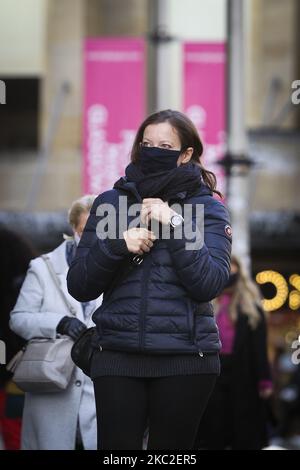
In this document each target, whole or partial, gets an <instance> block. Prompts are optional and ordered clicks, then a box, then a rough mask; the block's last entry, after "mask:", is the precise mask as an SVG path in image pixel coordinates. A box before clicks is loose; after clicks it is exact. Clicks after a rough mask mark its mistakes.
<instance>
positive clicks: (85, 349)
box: [71, 255, 144, 377]
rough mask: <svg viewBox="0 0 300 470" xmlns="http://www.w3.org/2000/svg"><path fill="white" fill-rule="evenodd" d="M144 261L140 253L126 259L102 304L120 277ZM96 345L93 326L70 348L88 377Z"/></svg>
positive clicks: (74, 360)
mask: <svg viewBox="0 0 300 470" xmlns="http://www.w3.org/2000/svg"><path fill="white" fill-rule="evenodd" d="M143 261H144V257H143V256H142V255H135V256H133V257H132V258H130V264H128V261H127V260H126V269H125V270H121V271H120V274H119V275H118V276H116V277H115V279H114V280H113V282H112V283H111V285H110V286H109V289H108V291H106V293H105V302H104V301H103V303H102V305H101V306H100V307H99V308H101V307H102V306H103V307H105V305H106V303H107V301H108V298H109V297H110V295H111V293H112V292H113V290H114V287H115V286H116V285H117V283H119V282H120V281H121V279H123V278H125V277H126V276H127V275H128V274H129V272H130V271H131V270H132V269H134V267H135V266H137V265H139V264H141V263H142V262H143ZM97 347H98V333H97V328H96V327H95V326H93V327H91V328H88V329H86V330H85V331H83V333H81V335H80V336H79V338H77V340H76V341H75V342H74V344H73V346H72V349H71V358H72V360H73V362H74V363H75V364H76V366H77V367H79V369H81V370H82V371H83V373H84V374H85V375H87V376H88V377H90V376H91V363H92V357H93V353H94V352H95V351H96V349H97Z"/></svg>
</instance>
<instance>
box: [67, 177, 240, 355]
mask: <svg viewBox="0 0 300 470" xmlns="http://www.w3.org/2000/svg"><path fill="white" fill-rule="evenodd" d="M119 181H121V183H120V184H119V186H118V188H117V189H112V190H109V191H106V192H104V193H102V194H101V195H100V196H98V197H97V199H96V200H95V202H94V205H93V207H92V210H91V214H90V217H89V219H88V222H87V225H86V227H85V230H84V233H83V235H82V238H81V241H80V243H79V246H78V249H77V253H76V258H75V260H74V261H73V263H72V265H71V267H70V269H69V273H68V278H67V282H68V289H69V292H70V294H71V295H72V296H73V297H74V298H75V299H76V300H78V301H80V302H85V301H89V300H92V299H95V298H97V297H99V296H100V295H101V293H104V297H103V304H102V305H101V306H100V307H99V309H98V310H96V312H95V313H94V315H93V320H94V322H95V323H96V326H97V332H98V336H99V343H100V345H101V346H102V348H103V349H109V350H117V351H128V352H129V351H131V352H143V353H147V352H149V353H151V354H156V353H157V354H158V353H159V354H164V353H166V354H170V353H171V354H178V353H180V354H182V353H187V354H193V353H194V354H200V355H203V354H204V353H213V352H216V351H219V349H220V342H219V335H218V329H217V326H216V323H215V319H214V316H213V308H212V305H211V303H210V301H211V300H212V299H213V298H214V297H216V296H218V295H219V294H220V293H221V291H222V290H223V288H224V286H225V284H226V282H227V280H228V278H229V273H230V254H231V233H230V221H229V216H228V211H227V209H226V207H225V206H224V205H223V204H222V203H221V202H219V201H217V200H216V199H214V198H213V196H212V192H211V190H210V189H209V188H208V187H207V186H206V185H204V184H203V185H202V186H201V187H200V188H199V193H197V195H194V196H193V197H191V198H189V199H185V194H184V193H179V194H178V199H177V201H176V202H180V203H181V204H182V203H189V204H192V206H193V209H194V208H195V207H196V205H197V204H203V205H204V243H203V244H202V247H201V248H200V249H193V250H187V249H186V245H185V243H186V241H187V240H185V238H184V237H183V238H181V239H178V238H177V239H176V238H175V237H174V236H172V237H171V239H157V240H156V241H155V242H154V246H153V247H152V248H151V250H150V252H149V253H148V254H147V255H146V256H145V257H144V260H143V262H142V263H141V264H140V265H137V266H135V267H134V269H132V270H131V271H130V272H129V273H128V274H127V275H125V277H124V276H123V277H122V276H121V279H120V282H117V284H116V285H115V287H114V288H113V289H112V291H111V292H110V293H109V294H108V291H109V288H110V285H111V284H112V283H113V280H114V279H115V278H116V276H118V275H119V273H120V271H121V270H122V269H124V268H123V267H124V264H125V263H124V261H126V264H128V263H127V262H128V260H129V258H130V257H131V256H132V255H131V254H130V253H129V252H128V251H127V249H126V252H124V253H121V252H120V250H117V249H116V247H117V244H116V242H119V243H120V240H117V241H116V240H111V239H109V238H106V239H105V240H100V239H99V238H98V237H97V235H96V227H97V224H98V222H99V221H101V219H102V217H101V216H97V215H96V210H97V207H98V206H99V205H100V204H103V203H110V204H113V205H114V207H115V208H117V209H118V207H119V196H121V195H122V196H124V195H126V196H128V207H129V206H130V205H131V204H132V203H137V202H139V201H140V197H139V195H138V193H137V191H136V187H135V184H134V183H132V182H128V181H127V180H126V178H125V177H123V178H121V180H119ZM173 202H175V201H172V203H173ZM183 215H184V214H183ZM127 220H128V222H130V220H131V218H130V217H128V216H127ZM193 224H194V225H193V227H194V226H195V227H196V221H195V220H193ZM195 227H194V228H195ZM189 241H191V240H189ZM123 244H125V242H124V240H123ZM106 294H107V295H106Z"/></svg>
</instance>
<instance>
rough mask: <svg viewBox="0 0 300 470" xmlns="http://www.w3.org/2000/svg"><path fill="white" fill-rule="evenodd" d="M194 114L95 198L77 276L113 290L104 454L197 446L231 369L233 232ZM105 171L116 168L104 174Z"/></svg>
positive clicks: (75, 286)
mask: <svg viewBox="0 0 300 470" xmlns="http://www.w3.org/2000/svg"><path fill="white" fill-rule="evenodd" d="M202 151H203V148H202V143H201V140H200V138H199V135H198V133H197V130H196V128H195V127H194V125H193V123H192V122H191V121H190V119H189V118H188V117H186V116H185V115H184V114H182V113H180V112H178V111H172V110H165V111H161V112H158V113H155V114H153V115H151V116H149V117H148V118H147V119H146V120H145V121H144V122H143V123H142V124H141V126H140V128H139V130H138V132H137V135H136V138H135V141H134V144H133V148H132V152H131V162H130V163H129V165H128V166H127V167H126V170H125V176H124V177H121V178H120V179H119V180H118V181H116V183H115V184H114V187H113V189H111V190H109V191H105V192H104V193H102V194H100V195H99V196H98V198H97V199H96V200H95V203H94V206H93V208H92V210H91V215H90V217H89V219H88V222H87V225H86V228H85V230H84V233H83V236H82V238H81V241H80V244H79V246H78V249H77V254H76V258H75V260H74V261H73V263H72V265H71V267H70V270H69V273H68V289H69V292H70V293H71V295H72V296H73V297H75V299H77V300H78V301H81V302H85V301H90V300H92V299H95V298H97V297H99V296H100V295H101V294H102V293H103V295H104V297H103V304H102V306H101V307H100V308H99V309H98V310H97V311H96V312H95V313H94V315H93V320H94V322H95V323H96V326H97V341H96V343H95V346H96V347H95V352H94V354H93V357H92V361H91V377H92V379H93V382H94V389H95V397H96V407H97V421H98V448H99V449H141V448H142V445H143V436H144V433H145V430H146V428H148V430H149V434H148V449H192V447H193V444H194V440H195V437H196V433H197V429H198V426H199V422H200V420H201V416H202V414H203V412H204V410H205V407H206V405H207V403H208V400H209V397H210V394H211V393H212V390H213V388H214V385H215V381H216V378H217V376H218V375H219V372H220V363H219V354H218V353H219V350H220V341H219V335H218V329H217V327H216V323H215V319H214V315H213V308H212V305H211V303H210V301H211V300H212V299H213V298H215V297H216V296H218V295H219V294H220V293H221V292H222V290H223V288H224V286H225V285H226V283H227V281H228V278H229V273H230V255H231V227H230V220H229V215H228V211H227V209H226V207H225V206H224V205H223V204H222V202H221V201H220V200H218V199H216V198H214V197H213V195H214V193H217V194H218V195H220V193H219V192H218V191H217V190H216V178H215V175H214V174H213V173H211V172H209V171H208V170H205V169H204V168H203V166H202V164H201V161H200V157H201V155H202ZM104 171H105V169H104Z"/></svg>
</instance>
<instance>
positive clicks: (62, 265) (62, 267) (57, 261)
mask: <svg viewBox="0 0 300 470" xmlns="http://www.w3.org/2000/svg"><path fill="white" fill-rule="evenodd" d="M66 244H67V241H64V242H63V243H61V244H60V245H59V246H58V247H57V248H55V250H53V251H51V252H50V253H48V256H49V258H50V261H51V262H52V264H53V268H54V271H55V272H56V273H57V274H66V272H67V271H68V269H69V266H68V263H67V259H66Z"/></svg>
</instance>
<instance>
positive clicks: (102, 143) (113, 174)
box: [83, 38, 145, 194]
mask: <svg viewBox="0 0 300 470" xmlns="http://www.w3.org/2000/svg"><path fill="white" fill-rule="evenodd" d="M144 64H145V45H144V41H143V40H142V39H135V38H105V39H104V38H99V39H87V40H86V43H85V48H84V117H83V153H84V155H83V192H84V193H85V194H86V193H96V194H98V193H101V192H103V191H105V190H107V189H110V188H111V187H112V186H113V183H114V182H115V181H116V179H118V178H119V177H120V176H122V175H123V174H124V168H125V167H126V165H127V164H128V163H129V154H130V150H131V146H132V142H133V139H134V137H135V134H136V131H137V128H138V126H139V124H140V123H141V121H142V120H143V119H144V117H145V65H144Z"/></svg>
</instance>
